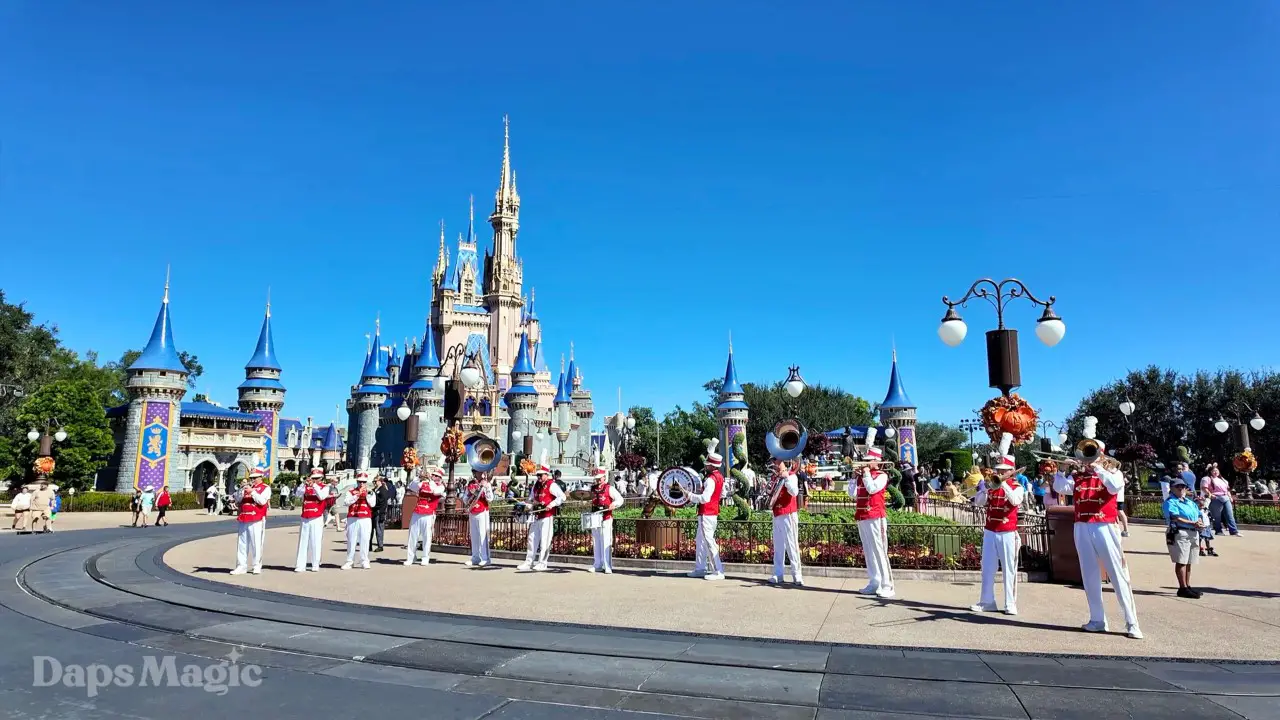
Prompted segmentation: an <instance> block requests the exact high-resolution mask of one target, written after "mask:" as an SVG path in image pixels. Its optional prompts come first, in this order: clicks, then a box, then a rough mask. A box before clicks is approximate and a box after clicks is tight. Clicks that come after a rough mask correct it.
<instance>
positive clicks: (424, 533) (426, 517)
mask: <svg viewBox="0 0 1280 720" xmlns="http://www.w3.org/2000/svg"><path fill="white" fill-rule="evenodd" d="M421 472H422V473H423V474H425V475H426V477H425V478H419V479H415V480H413V481H412V482H410V483H409V492H411V493H414V494H416V495H417V496H418V503H417V504H416V505H414V507H413V516H412V517H411V518H410V520H409V542H408V543H407V544H406V546H405V550H406V551H407V552H408V553H409V554H408V556H407V557H406V558H405V561H404V564H405V567H409V566H411V565H413V559H414V556H415V554H416V553H417V550H418V543H422V564H423V565H426V564H428V563H430V562H431V540H432V537H433V536H434V535H435V527H436V510H437V509H438V508H439V506H440V498H442V497H444V492H445V489H444V483H443V482H442V481H443V480H444V468H442V467H440V466H438V465H432V466H430V467H427V468H425V469H424V470H422V471H421Z"/></svg>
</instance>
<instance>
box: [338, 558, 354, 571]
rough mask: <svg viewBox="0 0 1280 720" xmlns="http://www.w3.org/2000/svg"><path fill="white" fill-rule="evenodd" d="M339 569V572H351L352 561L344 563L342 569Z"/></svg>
mask: <svg viewBox="0 0 1280 720" xmlns="http://www.w3.org/2000/svg"><path fill="white" fill-rule="evenodd" d="M338 569H339V570H350V569H351V561H350V560H348V561H346V562H344V563H342V567H340V568H338Z"/></svg>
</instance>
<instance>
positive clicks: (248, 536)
mask: <svg viewBox="0 0 1280 720" xmlns="http://www.w3.org/2000/svg"><path fill="white" fill-rule="evenodd" d="M266 475H267V472H266V471H265V470H263V469H262V468H258V467H256V468H254V469H252V470H250V471H249V479H247V480H245V481H243V482H241V483H240V488H239V489H238V490H236V492H235V495H234V497H235V501H236V504H237V505H239V506H240V517H239V520H240V531H239V532H238V533H237V534H236V566H235V569H233V570H232V571H231V574H232V575H243V574H245V571H246V570H247V571H248V572H251V573H253V574H254V575H258V574H261V573H262V541H263V534H262V532H263V530H264V529H266V525H267V508H268V507H269V506H270V505H271V486H270V485H268V484H266V483H265V482H263V480H262V478H264V477H266ZM251 557H252V558H253V565H252V567H251V566H250V565H249V558H251Z"/></svg>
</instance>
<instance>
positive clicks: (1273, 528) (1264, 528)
mask: <svg viewBox="0 0 1280 720" xmlns="http://www.w3.org/2000/svg"><path fill="white" fill-rule="evenodd" d="M1129 522H1130V523H1131V524H1133V525H1160V526H1163V525H1164V521H1163V520H1149V519H1147V518H1129ZM1236 527H1237V528H1239V529H1240V530H1246V531H1248V532H1280V525H1239V524H1237V525H1236Z"/></svg>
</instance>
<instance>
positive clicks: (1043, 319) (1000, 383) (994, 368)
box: [938, 278, 1067, 397]
mask: <svg viewBox="0 0 1280 720" xmlns="http://www.w3.org/2000/svg"><path fill="white" fill-rule="evenodd" d="M1006 286H1008V287H1007V289H1006ZM988 288H989V289H988ZM1020 297H1025V298H1026V299H1027V300H1029V301H1031V302H1032V303H1033V304H1035V305H1037V306H1040V307H1043V308H1044V313H1043V314H1042V315H1041V316H1040V320H1039V321H1038V322H1037V323H1036V337H1038V338H1040V341H1041V342H1043V343H1044V344H1045V345H1048V346H1049V347H1053V346H1054V345H1057V344H1058V343H1059V342H1061V341H1062V338H1063V336H1064V335H1065V334H1066V332H1067V326H1066V325H1065V324H1063V322H1062V318H1060V317H1058V316H1057V314H1055V313H1054V312H1053V304H1054V303H1055V302H1057V298H1055V297H1053V296H1052V295H1050V296H1049V299H1048V300H1047V301H1046V300H1040V299H1039V298H1037V297H1036V296H1035V295H1032V294H1031V291H1030V290H1028V289H1027V286H1026V285H1024V284H1022V281H1021V280H1018V279H1016V278H1007V279H1005V280H1001V281H1000V282H998V283H997V282H996V281H995V280H992V279H990V278H982V279H980V280H977V281H975V282H974V283H973V285H971V286H969V291H968V292H966V293H965V295H964V297H962V298H960V299H959V300H957V301H956V302H952V301H951V300H950V298H948V297H947V296H946V295H943V296H942V302H943V304H945V305H946V306H947V312H946V314H945V315H943V316H942V324H941V325H939V326H938V337H939V338H941V339H942V342H944V343H946V344H947V345H949V346H951V347H956V346H957V345H959V344H960V343H962V342H964V338H965V335H967V334H968V333H969V328H968V326H967V325H965V322H964V320H962V319H961V318H960V314H959V313H957V312H956V308H957V307H962V306H965V305H966V303H968V302H969V301H970V300H972V299H974V298H982V299H983V300H986V301H987V302H989V303H991V305H992V306H993V307H994V308H995V309H996V325H997V326H996V329H995V330H988V331H987V375H988V379H989V381H990V382H989V387H993V388H998V389H999V390H1000V392H1001V394H1003V395H1005V396H1006V397H1007V396H1008V395H1009V393H1010V392H1012V391H1013V389H1014V388H1016V387H1018V386H1020V385H1021V384H1022V373H1021V369H1020V366H1019V363H1018V331H1017V330H1010V329H1008V328H1006V327H1005V326H1004V310H1005V306H1006V305H1007V304H1008V302H1009V301H1010V300H1013V299H1014V298H1020Z"/></svg>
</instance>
